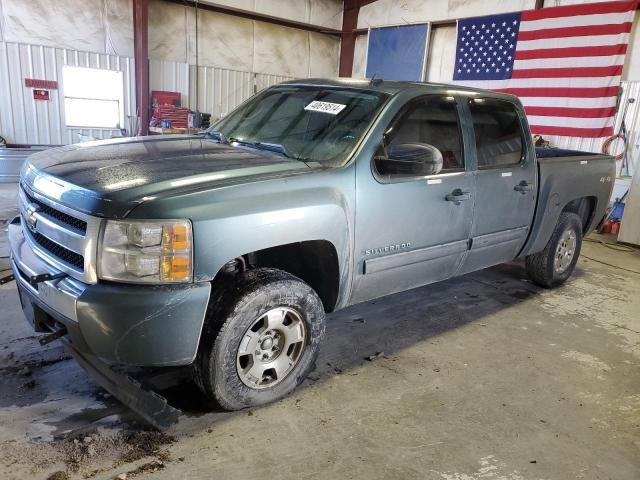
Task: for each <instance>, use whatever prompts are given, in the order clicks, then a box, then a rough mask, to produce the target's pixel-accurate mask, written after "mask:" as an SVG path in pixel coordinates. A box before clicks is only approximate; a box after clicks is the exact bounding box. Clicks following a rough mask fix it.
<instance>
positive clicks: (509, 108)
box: [469, 98, 524, 169]
mask: <svg viewBox="0 0 640 480" xmlns="http://www.w3.org/2000/svg"><path fill="white" fill-rule="evenodd" d="M469 108H470V109H471V118H472V119H473V129H474V132H475V137H476V154H477V157H478V168H479V169H486V168H501V167H508V166H512V165H517V164H519V163H520V162H521V161H522V160H523V159H524V155H523V149H522V129H521V122H520V117H519V116H518V112H517V110H516V106H515V105H514V104H513V103H510V102H506V101H503V100H495V99H490V98H474V99H472V100H470V101H469Z"/></svg>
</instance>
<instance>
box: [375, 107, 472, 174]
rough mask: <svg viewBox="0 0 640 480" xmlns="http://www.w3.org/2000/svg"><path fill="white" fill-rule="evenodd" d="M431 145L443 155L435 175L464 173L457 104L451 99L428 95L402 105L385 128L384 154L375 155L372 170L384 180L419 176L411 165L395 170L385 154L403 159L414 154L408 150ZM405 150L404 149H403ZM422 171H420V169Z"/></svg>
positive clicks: (394, 164) (395, 166) (406, 163)
mask: <svg viewBox="0 0 640 480" xmlns="http://www.w3.org/2000/svg"><path fill="white" fill-rule="evenodd" d="M412 145H413V146H415V145H418V146H421V145H422V146H424V145H431V146H433V147H435V148H436V149H437V150H438V151H439V152H440V154H441V155H442V169H439V170H438V172H437V173H448V172H455V171H461V170H464V156H463V154H462V144H461V135H460V125H459V122H458V112H457V108H456V102H455V99H454V98H453V97H450V96H440V95H430V96H426V97H420V98H417V99H415V100H412V101H410V102H409V103H408V104H407V105H405V106H404V107H403V108H402V109H401V110H400V112H398V114H397V115H396V117H395V118H394V119H393V120H392V121H391V123H390V125H389V128H387V130H386V133H385V139H384V150H385V151H384V152H382V151H381V152H379V155H376V160H375V168H376V170H377V173H378V174H379V175H381V176H384V177H389V176H391V177H399V176H404V177H407V176H409V177H410V176H422V175H419V174H417V173H415V171H413V169H412V168H409V167H410V164H411V162H405V165H404V166H400V167H401V168H399V166H398V162H393V161H389V159H388V155H387V154H388V153H389V152H392V151H394V150H395V151H403V152H404V155H405V157H406V156H411V154H412V153H413V152H412V151H409V153H407V149H408V148H411V147H408V146H412ZM404 146H407V147H405V148H404V150H403V147H404ZM422 171H423V169H422Z"/></svg>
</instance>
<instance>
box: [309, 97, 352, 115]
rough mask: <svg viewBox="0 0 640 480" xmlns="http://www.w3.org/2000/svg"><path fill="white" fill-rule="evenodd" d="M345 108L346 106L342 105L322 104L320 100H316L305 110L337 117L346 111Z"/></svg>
mask: <svg viewBox="0 0 640 480" xmlns="http://www.w3.org/2000/svg"><path fill="white" fill-rule="evenodd" d="M344 107H346V105H343V104H341V103H330V102H320V101H318V100H314V101H313V102H311V103H310V104H309V105H307V106H306V107H304V109H305V110H310V111H312V112H323V113H328V114H330V115H337V114H339V113H340V112H341V111H342V110H343V109H344Z"/></svg>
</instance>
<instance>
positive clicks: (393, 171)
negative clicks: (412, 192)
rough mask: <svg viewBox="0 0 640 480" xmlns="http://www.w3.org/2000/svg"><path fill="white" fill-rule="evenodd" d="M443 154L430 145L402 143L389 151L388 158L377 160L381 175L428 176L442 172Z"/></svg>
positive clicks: (393, 146)
mask: <svg viewBox="0 0 640 480" xmlns="http://www.w3.org/2000/svg"><path fill="white" fill-rule="evenodd" d="M442 164H443V159H442V153H441V152H440V150H438V149H437V148H436V147H434V146H433V145H430V144H428V143H401V144H398V145H392V146H391V147H389V148H388V149H387V156H386V158H380V157H378V158H376V168H377V169H378V173H379V174H381V175H403V176H416V177H421V176H426V175H435V174H437V173H440V171H441V170H442Z"/></svg>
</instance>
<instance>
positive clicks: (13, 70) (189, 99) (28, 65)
mask: <svg viewBox="0 0 640 480" xmlns="http://www.w3.org/2000/svg"><path fill="white" fill-rule="evenodd" d="M65 65H73V66H78V67H90V68H103V69H108V70H118V71H122V72H123V82H124V110H125V111H124V115H125V125H123V127H124V128H127V129H129V127H130V125H131V123H130V118H131V117H135V108H136V107H135V83H134V82H135V78H134V62H133V59H132V58H130V57H119V56H115V55H104V54H98V53H90V52H82V51H77V50H69V49H61V48H52V47H43V46H38V45H27V44H20V43H10V42H0V86H1V88H2V95H0V136H3V137H4V138H5V139H6V140H7V142H9V143H19V144H32V145H33V144H46V145H61V144H67V143H77V142H79V141H82V139H83V138H82V137H81V135H82V136H87V137H94V138H111V137H113V136H119V135H120V132H119V131H118V130H111V129H78V128H67V127H66V125H65V118H64V94H63V89H64V85H63V82H62V67H63V66H65ZM149 68H150V71H149V78H150V86H151V89H152V90H170V91H174V92H180V93H181V94H182V104H183V105H187V106H189V108H191V109H194V110H195V109H199V110H200V111H201V112H206V113H211V114H212V115H213V119H216V118H220V117H221V116H223V115H225V114H226V113H228V112H229V111H231V110H232V109H233V108H235V107H236V106H237V105H239V104H240V103H242V102H243V101H244V100H246V99H247V98H249V97H250V96H251V95H253V93H254V92H257V91H259V90H262V89H263V88H265V87H268V86H270V85H274V84H276V83H279V82H282V81H284V80H289V79H290V77H285V76H279V75H268V74H262V73H252V72H241V71H237V70H228V69H224V68H216V67H205V66H200V67H199V68H198V69H197V71H198V81H197V82H196V67H195V65H188V64H186V63H178V62H167V61H157V60H152V61H151V62H150V65H149ZM25 78H35V79H40V80H57V81H58V88H59V90H50V100H49V101H42V100H34V99H33V92H32V90H33V89H32V88H27V87H25V84H24V81H25ZM196 84H197V85H198V88H197V90H198V95H197V96H196V95H195V92H196ZM196 98H197V102H198V105H196Z"/></svg>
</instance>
